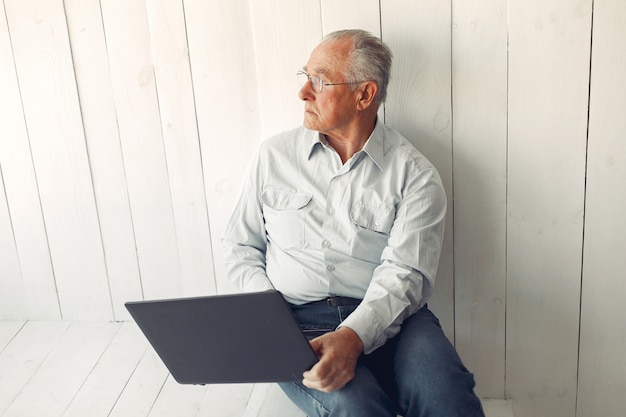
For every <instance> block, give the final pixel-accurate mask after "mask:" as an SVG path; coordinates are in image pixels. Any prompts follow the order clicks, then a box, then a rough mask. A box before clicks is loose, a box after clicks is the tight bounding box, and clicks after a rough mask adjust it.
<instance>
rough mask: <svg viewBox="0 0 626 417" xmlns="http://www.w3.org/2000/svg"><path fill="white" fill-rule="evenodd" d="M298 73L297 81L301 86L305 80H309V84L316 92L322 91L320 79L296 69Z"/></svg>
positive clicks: (304, 83)
mask: <svg viewBox="0 0 626 417" xmlns="http://www.w3.org/2000/svg"><path fill="white" fill-rule="evenodd" d="M297 75H298V82H299V83H300V85H301V86H303V87H304V86H305V85H306V83H307V81H309V80H311V85H312V86H313V89H314V90H315V91H317V92H318V93H321V92H322V88H323V86H322V79H321V78H319V77H317V76H315V75H309V74H307V73H306V72H304V71H298V73H297Z"/></svg>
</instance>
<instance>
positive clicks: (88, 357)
mask: <svg viewBox="0 0 626 417" xmlns="http://www.w3.org/2000/svg"><path fill="white" fill-rule="evenodd" d="M39 324H40V326H41V327H42V329H40V331H39V332H37V334H36V337H37V340H38V341H41V342H43V343H42V346H38V344H37V343H34V342H33V341H32V339H31V341H30V342H31V343H29V344H28V345H29V346H32V348H30V349H37V350H39V349H41V348H42V347H44V346H46V345H47V348H46V353H48V352H49V354H48V355H47V356H46V357H45V359H44V360H43V362H41V365H40V366H38V367H37V368H36V370H35V371H34V373H33V374H32V377H31V378H30V379H29V380H28V382H27V383H26V385H24V387H23V388H22V389H21V391H19V394H18V395H17V396H16V397H15V398H14V399H13V401H12V402H11V404H10V405H9V407H8V408H7V409H6V411H5V412H4V414H3V417H24V416H41V415H46V416H50V417H53V416H61V415H62V414H63V412H64V410H65V408H66V407H67V405H68V404H69V403H70V402H71V400H72V398H73V397H74V395H75V394H76V392H77V391H78V389H79V388H80V387H81V385H82V384H83V382H84V381H85V379H86V378H87V376H88V375H89V373H90V372H91V370H92V369H93V367H94V365H95V364H96V362H97V361H98V359H99V358H100V356H101V355H102V353H103V352H104V351H105V349H106V347H107V345H108V344H109V343H110V342H111V340H112V338H113V336H114V334H115V332H116V331H117V329H118V325H111V324H109V323H107V324H78V323H75V324H72V325H70V327H69V328H68V329H67V331H66V332H64V333H63V335H62V337H61V338H60V339H59V340H58V343H56V344H54V345H53V346H54V347H53V348H52V350H49V349H50V342H51V341H52V342H54V341H55V339H54V337H50V336H49V335H46V334H45V332H47V331H49V330H50V329H51V330H58V329H59V328H60V329H63V328H64V327H65V326H67V323H65V322H58V323H56V325H55V324H53V323H49V322H44V323H43V324H42V323H39ZM26 330H27V329H26V328H25V329H24V330H23V331H22V332H20V334H21V333H24V334H25V335H26V334H28V333H27V332H26ZM42 335H43V336H42ZM16 346H17V345H16ZM22 347H23V348H24V347H25V346H22ZM41 353H43V352H41ZM2 356H3V357H4V358H6V357H7V356H6V352H5V353H3V355H2ZM30 364H32V363H30V362H28V361H26V362H25V363H24V364H21V365H22V366H23V365H30ZM16 373H17V375H16V376H23V375H24V374H25V373H24V372H23V371H22V369H21V366H20V369H19V370H18V371H17V372H16ZM60 376H62V377H60ZM12 382H14V381H12ZM2 392H4V390H2Z"/></svg>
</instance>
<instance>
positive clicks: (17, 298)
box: [0, 165, 26, 319]
mask: <svg viewBox="0 0 626 417" xmlns="http://www.w3.org/2000/svg"><path fill="white" fill-rule="evenodd" d="M0 253H1V254H2V256H0V317H1V318H13V319H16V318H24V317H25V316H26V312H25V311H24V310H25V309H24V307H25V303H24V298H25V294H24V291H23V283H22V273H21V271H20V261H19V257H18V255H17V247H16V244H15V235H14V233H13V225H12V224H11V214H10V213H9V207H8V205H7V200H6V193H5V191H4V178H3V175H2V166H1V165H0Z"/></svg>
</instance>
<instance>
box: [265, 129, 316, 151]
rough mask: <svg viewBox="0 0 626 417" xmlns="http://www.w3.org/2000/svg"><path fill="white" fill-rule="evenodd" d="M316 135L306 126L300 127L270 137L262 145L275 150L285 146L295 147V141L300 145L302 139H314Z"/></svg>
mask: <svg viewBox="0 0 626 417" xmlns="http://www.w3.org/2000/svg"><path fill="white" fill-rule="evenodd" d="M314 135H315V132H312V131H310V130H308V129H306V128H305V127H304V126H298V127H296V128H293V129H289V130H285V131H283V132H280V133H277V134H274V135H272V136H270V137H269V138H267V139H265V140H264V141H263V142H262V144H261V145H262V146H263V147H265V148H274V147H280V146H284V145H291V146H293V143H294V141H295V142H298V143H299V142H300V141H301V139H307V138H309V139H312V138H313V137H314Z"/></svg>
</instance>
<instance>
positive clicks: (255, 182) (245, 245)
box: [222, 153, 273, 292]
mask: <svg viewBox="0 0 626 417" xmlns="http://www.w3.org/2000/svg"><path fill="white" fill-rule="evenodd" d="M259 165H260V164H259V157H258V153H257V154H256V155H255V157H254V158H253V159H252V162H251V164H250V166H249V168H248V171H247V175H246V178H245V180H244V185H243V187H242V190H241V194H240V196H239V199H238V201H237V204H236V206H235V209H234V210H233V213H232V215H231V218H230V220H229V222H228V224H227V226H226V230H225V232H224V235H223V237H222V247H223V251H224V265H225V267H226V276H227V277H228V278H229V279H230V280H231V281H232V282H233V283H235V285H236V286H237V287H238V288H240V289H242V290H244V291H247V292H253V291H265V290H269V289H272V288H273V286H272V284H271V282H270V280H269V279H268V278H267V275H266V273H265V251H266V248H267V241H266V237H265V236H266V231H265V223H264V220H263V207H262V203H261V201H260V198H259V190H260V187H261V184H260V181H261V175H260V174H261V173H260V166H259Z"/></svg>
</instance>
